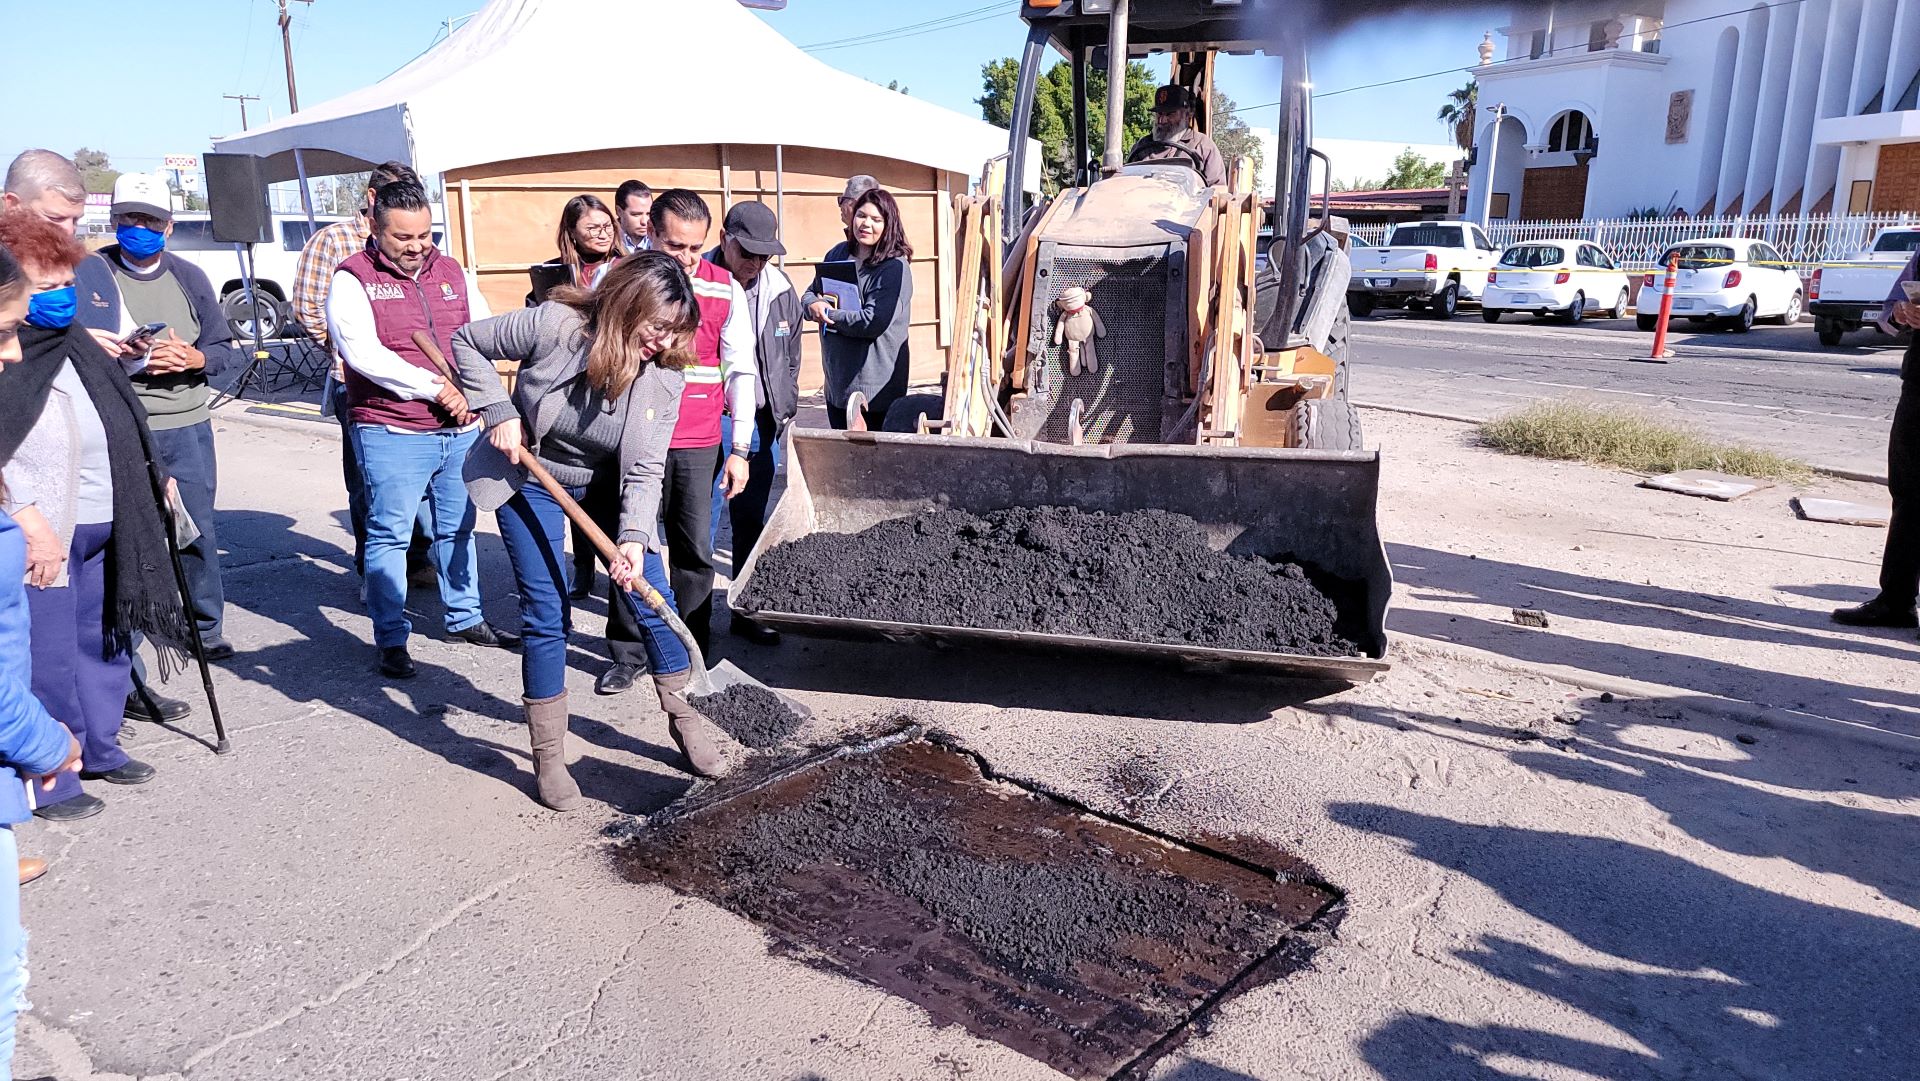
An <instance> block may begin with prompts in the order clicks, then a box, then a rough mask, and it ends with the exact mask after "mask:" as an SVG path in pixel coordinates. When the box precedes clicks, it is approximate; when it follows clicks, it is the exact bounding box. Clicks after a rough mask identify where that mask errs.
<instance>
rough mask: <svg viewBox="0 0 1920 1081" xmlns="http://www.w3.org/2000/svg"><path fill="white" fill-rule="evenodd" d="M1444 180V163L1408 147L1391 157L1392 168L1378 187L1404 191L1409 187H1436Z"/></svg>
mask: <svg viewBox="0 0 1920 1081" xmlns="http://www.w3.org/2000/svg"><path fill="white" fill-rule="evenodd" d="M1446 181H1447V167H1446V164H1445V163H1443V162H1438V161H1429V160H1427V159H1426V158H1423V157H1421V156H1420V155H1419V154H1417V153H1415V152H1414V150H1413V148H1412V147H1408V148H1407V149H1405V150H1402V151H1401V152H1400V156H1399V157H1397V158H1394V159H1393V170H1392V171H1391V172H1389V173H1387V178H1386V180H1384V181H1382V182H1381V184H1380V187H1381V189H1382V190H1386V191H1405V190H1407V189H1409V188H1437V187H1439V186H1440V185H1442V184H1444V183H1446Z"/></svg>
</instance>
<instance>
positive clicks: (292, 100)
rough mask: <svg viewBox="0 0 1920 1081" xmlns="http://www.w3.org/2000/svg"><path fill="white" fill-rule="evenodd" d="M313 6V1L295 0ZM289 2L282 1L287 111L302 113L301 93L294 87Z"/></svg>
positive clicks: (281, 23) (291, 18) (282, 45)
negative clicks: (288, 12)
mask: <svg viewBox="0 0 1920 1081" xmlns="http://www.w3.org/2000/svg"><path fill="white" fill-rule="evenodd" d="M294 2H296V3H301V4H311V3H313V0H294ZM287 3H288V0H280V51H281V53H282V54H283V55H285V56H286V58H287V111H288V112H290V113H297V112H299V111H300V92H299V91H298V90H296V89H294V85H293V16H292V15H289V14H287Z"/></svg>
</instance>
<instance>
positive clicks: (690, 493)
mask: <svg viewBox="0 0 1920 1081" xmlns="http://www.w3.org/2000/svg"><path fill="white" fill-rule="evenodd" d="M650 213H651V215H652V217H651V221H650V222H649V228H648V233H647V244H648V246H649V247H651V248H652V249H653V250H654V251H658V252H665V253H666V254H668V255H671V256H673V257H674V258H675V259H677V260H679V262H680V265H681V266H682V267H683V268H685V269H686V272H687V277H689V278H691V279H692V280H693V294H694V297H695V298H696V299H697V300H698V301H699V303H700V329H699V331H697V332H696V334H695V337H694V357H695V363H694V366H693V367H691V368H688V369H687V370H686V371H685V372H684V373H683V374H684V375H685V376H686V377H687V389H686V390H685V391H684V392H683V393H682V394H681V397H680V419H679V421H678V422H676V424H675V426H674V429H673V440H672V442H671V443H670V444H669V445H668V449H667V475H666V478H665V480H664V482H663V485H662V490H661V500H660V516H661V519H662V520H663V521H664V523H665V525H666V530H665V533H664V535H665V538H666V542H667V567H668V569H669V572H670V577H671V579H672V581H673V597H674V600H675V602H676V603H677V604H678V605H679V607H680V616H681V618H682V619H684V620H686V622H687V629H688V630H690V631H692V632H693V636H694V639H695V640H696V641H697V642H699V644H700V648H701V649H702V650H705V649H706V648H707V645H708V639H709V631H710V625H711V623H712V619H713V526H712V520H713V492H714V479H715V478H716V477H724V481H723V483H722V485H721V489H722V494H724V495H725V497H726V498H728V499H732V498H733V497H734V496H736V495H739V494H740V491H741V489H743V488H745V487H746V486H747V460H748V459H749V458H751V457H752V455H753V423H752V420H751V418H752V417H753V412H754V401H755V398H754V394H755V392H754V384H755V382H756V381H757V380H758V379H759V378H760V375H759V371H760V369H759V362H758V361H757V360H756V359H755V350H756V349H757V348H758V346H759V343H758V342H757V341H756V340H755V334H754V329H753V317H752V314H751V313H750V312H749V311H748V309H747V295H746V293H745V292H744V291H742V290H741V288H740V283H738V282H736V281H734V280H733V275H731V274H729V273H727V271H726V270H725V269H724V268H722V267H721V266H719V265H718V264H716V263H714V262H712V261H710V260H707V259H702V258H701V257H700V256H701V253H703V252H704V251H705V250H706V246H707V234H708V233H709V232H711V231H712V229H713V213H712V211H710V210H708V209H707V204H706V201H705V200H704V199H701V198H700V196H698V195H696V194H695V193H693V192H691V191H688V190H687V189H686V188H673V189H670V190H668V191H663V192H659V193H658V194H656V195H655V196H654V200H653V209H652V211H651V212H650ZM727 412H731V413H732V414H733V415H734V416H736V417H744V418H748V419H747V420H744V421H742V422H741V423H739V424H736V425H734V426H733V445H732V446H731V448H728V449H725V450H723V449H722V447H721V446H720V442H721V440H720V417H721V415H722V414H723V413H727ZM609 610H610V611H611V612H612V615H611V616H609V617H608V620H607V648H608V650H609V652H611V653H612V654H613V661H614V664H613V667H612V668H609V669H608V670H607V671H606V672H605V673H604V674H602V675H601V677H600V679H599V680H598V681H597V682H596V683H595V684H594V690H596V691H598V692H599V693H601V694H619V693H620V692H622V691H625V690H627V689H628V688H630V687H632V686H633V681H634V680H635V679H636V678H637V677H638V676H639V675H640V673H641V672H643V671H645V669H644V668H642V667H641V665H643V664H645V658H646V654H645V652H644V651H643V650H641V649H640V648H639V647H638V643H639V641H640V630H639V626H638V624H637V623H636V621H635V620H634V618H633V615H632V611H631V609H630V608H629V606H627V605H625V604H619V603H614V604H611V605H610V607H609Z"/></svg>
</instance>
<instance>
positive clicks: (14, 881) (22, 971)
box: [0, 826, 27, 1077]
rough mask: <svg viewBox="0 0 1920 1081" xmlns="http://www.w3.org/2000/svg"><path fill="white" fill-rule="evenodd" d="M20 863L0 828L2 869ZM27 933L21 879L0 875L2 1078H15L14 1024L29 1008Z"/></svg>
mask: <svg viewBox="0 0 1920 1081" xmlns="http://www.w3.org/2000/svg"><path fill="white" fill-rule="evenodd" d="M19 862H20V846H19V845H18V844H16V843H15V842H14V838H13V829H12V827H9V826H0V867H13V866H16V865H17V864H18V863H19ZM26 994H27V930H26V928H24V927H22V926H20V878H19V876H18V875H0V1077H12V1076H13V1022H14V1018H16V1017H17V1016H19V1013H20V1010H21V1008H22V1007H24V1006H25V1005H26Z"/></svg>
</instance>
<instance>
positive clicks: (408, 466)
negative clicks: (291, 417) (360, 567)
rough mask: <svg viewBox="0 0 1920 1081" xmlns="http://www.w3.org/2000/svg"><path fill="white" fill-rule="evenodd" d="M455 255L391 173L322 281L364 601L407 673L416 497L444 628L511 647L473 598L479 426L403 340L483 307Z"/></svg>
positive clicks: (391, 659) (462, 321)
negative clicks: (442, 246) (473, 477)
mask: <svg viewBox="0 0 1920 1081" xmlns="http://www.w3.org/2000/svg"><path fill="white" fill-rule="evenodd" d="M487 315H488V312H487V307H486V301H484V300H482V299H481V297H480V295H479V294H477V293H473V292H472V291H471V290H469V289H468V287H467V280H466V274H465V272H464V271H462V270H461V269H460V264H459V263H457V262H455V261H454V260H453V259H451V258H449V257H447V256H445V255H442V254H440V252H439V250H438V249H437V248H435V247H434V246H433V212H432V209H431V207H430V204H429V203H428V202H427V193H426V191H425V190H424V189H423V188H422V187H421V186H420V185H418V184H415V183H411V182H400V183H395V184H389V185H387V186H386V187H384V188H381V189H380V191H379V193H378V194H377V195H376V196H375V198H374V203H373V236H372V238H371V239H370V240H369V241H368V244H367V248H366V250H365V251H363V252H361V253H359V254H358V255H354V256H352V257H350V258H348V259H347V260H346V261H345V262H343V263H341V264H340V269H338V270H336V271H335V272H334V275H333V284H332V286H331V288H330V289H329V290H328V293H327V330H328V333H329V336H330V337H331V338H332V340H333V345H334V348H335V349H336V350H338V351H339V353H340V356H341V359H342V360H343V361H345V368H346V377H347V379H346V382H347V407H348V411H349V415H350V416H351V418H352V422H353V424H352V437H353V439H354V440H355V442H356V443H357V449H358V452H359V457H360V468H361V473H362V475H363V476H364V477H365V482H366V488H367V491H366V497H367V544H366V590H367V612H368V614H369V615H370V616H372V618H373V636H374V645H376V646H378V647H379V650H380V672H381V674H382V675H385V676H387V677H389V678H391V679H408V678H411V677H412V676H413V675H414V667H413V659H412V658H411V657H410V656H409V655H408V653H407V638H408V636H409V635H410V634H412V632H413V625H412V624H411V623H410V622H409V621H408V620H407V543H408V541H409V540H411V538H412V536H413V520H414V516H415V514H416V512H417V511H418V510H419V507H420V501H421V499H422V498H425V499H426V500H427V502H428V504H429V505H430V507H431V509H432V512H433V549H432V551H433V562H434V566H435V569H436V571H437V572H438V576H439V581H440V599H441V601H442V602H443V603H444V604H445V606H446V610H447V615H446V627H447V633H448V634H449V635H451V636H452V637H454V638H457V639H459V640H461V641H464V642H470V643H472V644H474V645H480V646H498V647H501V648H508V649H510V648H512V647H513V646H514V645H515V644H517V639H514V638H512V637H511V636H508V635H506V634H502V633H500V632H497V631H495V630H494V629H493V628H492V627H490V626H489V625H488V624H487V620H486V616H485V615H483V614H482V613H481V610H480V583H479V579H478V577H477V574H478V571H479V561H478V560H477V559H476V558H475V557H474V546H473V521H474V511H473V504H472V503H471V502H469V501H468V499H467V488H466V484H465V483H464V482H463V480H462V479H461V469H462V467H463V466H464V465H465V463H466V460H467V450H468V449H469V448H471V447H472V446H473V443H474V440H476V439H478V438H479V435H480V421H479V419H478V418H477V417H474V416H473V415H472V414H471V413H470V412H469V410H468V409H467V400H466V398H464V397H462V396H461V394H460V390H459V387H458V385H457V384H455V383H454V381H453V380H452V379H451V378H449V375H450V373H444V372H443V371H442V369H441V368H440V367H439V366H437V365H436V364H435V363H434V362H433V360H432V359H431V358H430V357H429V356H428V354H427V353H426V352H425V351H424V350H422V349H421V348H420V347H419V346H418V345H417V344H415V342H414V340H413V335H414V332H416V331H422V330H424V331H426V332H427V334H428V335H429V336H430V337H431V338H432V339H433V341H434V342H435V344H437V345H438V346H439V347H440V352H441V355H442V356H447V355H451V354H452V352H453V346H452V339H453V332H454V331H455V330H458V329H459V328H460V327H462V326H465V325H466V324H467V323H468V322H470V321H471V320H473V319H474V318H476V317H477V318H482V319H484V318H486V317H487Z"/></svg>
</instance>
